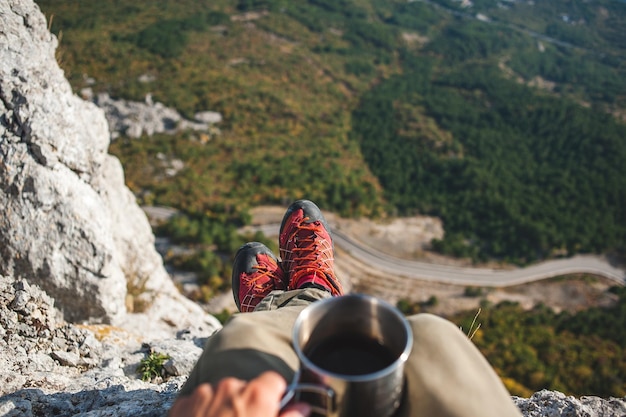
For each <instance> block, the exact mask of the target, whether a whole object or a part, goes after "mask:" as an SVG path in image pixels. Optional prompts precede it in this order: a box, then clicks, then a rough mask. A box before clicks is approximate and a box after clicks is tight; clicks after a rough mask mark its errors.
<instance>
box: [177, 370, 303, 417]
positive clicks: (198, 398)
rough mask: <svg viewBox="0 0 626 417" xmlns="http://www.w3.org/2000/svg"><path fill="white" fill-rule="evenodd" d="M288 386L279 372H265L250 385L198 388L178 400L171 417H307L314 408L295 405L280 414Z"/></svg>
mask: <svg viewBox="0 0 626 417" xmlns="http://www.w3.org/2000/svg"><path fill="white" fill-rule="evenodd" d="M286 387H287V384H286V382H285V380H284V379H283V377H281V376H280V375H279V374H278V373H276V372H265V373H263V374H261V375H260V376H258V377H257V378H255V379H253V380H252V381H250V382H246V381H242V380H239V379H236V378H225V379H223V380H221V381H220V382H219V384H217V388H215V389H213V387H211V385H209V384H202V385H199V386H198V387H197V388H196V389H195V390H194V391H193V393H192V394H191V395H189V396H187V397H179V398H178V399H176V401H175V402H174V405H173V406H172V408H171V409H170V412H169V414H168V416H169V417H277V416H278V417H307V416H308V415H309V414H310V413H311V408H310V407H309V406H308V405H307V404H305V403H297V404H293V405H291V406H289V407H287V408H285V409H284V410H283V411H282V412H281V413H280V414H279V411H280V399H281V397H282V396H283V394H284V392H285V388H286Z"/></svg>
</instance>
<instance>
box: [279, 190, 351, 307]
mask: <svg viewBox="0 0 626 417" xmlns="http://www.w3.org/2000/svg"><path fill="white" fill-rule="evenodd" d="M279 246H280V257H281V258H282V264H283V270H284V271H285V274H286V275H287V278H288V280H289V281H288V285H287V289H288V290H294V289H298V288H304V287H316V288H321V289H324V290H326V291H329V292H330V293H331V294H332V295H333V296H336V295H343V288H342V286H341V283H340V282H339V280H338V279H337V277H336V275H335V270H334V250H333V242H332V238H331V237H330V233H329V228H328V225H327V223H326V219H324V216H323V215H322V212H321V211H320V209H319V208H318V207H317V206H316V205H315V203H313V202H311V201H308V200H299V201H296V202H295V203H293V204H292V205H291V206H290V207H289V208H288V209H287V212H286V213H285V217H283V222H282V224H281V226H280V237H279Z"/></svg>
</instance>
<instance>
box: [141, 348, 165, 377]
mask: <svg viewBox="0 0 626 417" xmlns="http://www.w3.org/2000/svg"><path fill="white" fill-rule="evenodd" d="M168 359H170V356H169V355H167V354H165V353H159V352H153V351H151V352H150V353H149V354H148V356H146V357H145V358H143V359H142V360H141V362H140V363H139V366H138V367H137V373H138V374H140V375H141V380H142V381H151V380H152V379H154V378H156V377H160V376H162V375H163V364H164V363H165V361H167V360H168Z"/></svg>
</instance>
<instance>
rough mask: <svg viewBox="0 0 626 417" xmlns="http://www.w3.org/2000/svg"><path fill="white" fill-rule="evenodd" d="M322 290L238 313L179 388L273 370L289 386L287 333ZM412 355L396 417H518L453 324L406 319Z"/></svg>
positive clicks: (293, 361) (291, 355) (291, 294)
mask: <svg viewBox="0 0 626 417" xmlns="http://www.w3.org/2000/svg"><path fill="white" fill-rule="evenodd" d="M329 296H330V294H329V293H328V292H326V291H322V290H318V289H313V288H307V289H301V290H294V291H287V292H282V291H274V292H272V293H271V294H270V295H268V296H267V297H266V298H265V299H264V300H263V301H262V302H261V303H260V304H259V305H258V306H257V308H256V310H255V311H254V312H252V313H241V314H235V315H234V316H233V317H232V318H231V319H230V320H229V322H228V323H226V324H225V325H224V327H223V328H222V329H221V330H220V331H218V332H217V333H215V334H214V335H213V336H211V337H210V338H209V339H208V341H207V343H206V345H205V347H204V351H203V353H202V356H201V357H200V359H199V360H198V363H197V364H196V366H195V368H194V369H193V371H192V372H191V375H190V376H189V379H188V380H187V382H186V383H185V385H184V386H183V388H182V390H181V393H180V395H188V394H190V393H191V392H192V391H193V389H194V388H195V387H197V386H198V385H199V384H201V383H203V382H209V383H211V384H216V383H217V382H218V381H219V380H221V379H222V378H225V377H235V378H239V379H243V380H251V379H253V378H255V377H256V376H258V375H260V374H261V373H263V372H264V371H268V370H274V371H277V372H279V373H280V374H282V375H283V376H284V377H285V379H286V380H287V381H288V382H291V381H292V380H293V377H294V374H295V369H297V367H298V357H297V356H296V353H295V351H294V350H293V347H292V342H291V340H292V328H293V324H294V322H295V320H296V317H297V316H298V313H300V311H301V310H302V309H303V308H305V307H306V306H308V305H309V304H311V303H312V302H314V301H316V300H320V299H323V298H327V297H329ZM408 321H409V323H410V326H411V329H412V331H413V338H414V339H413V340H414V341H413V350H412V351H411V355H410V356H409V359H408V361H407V363H406V366H405V374H406V379H407V385H406V386H407V395H406V397H405V400H404V401H403V403H402V405H401V407H400V409H399V410H398V413H396V415H397V416H401V417H405V416H406V417H408V416H411V417H448V416H449V417H452V416H455V417H508V416H511V417H513V416H515V417H520V416H521V413H520V411H519V410H518V409H517V407H515V405H514V404H513V401H512V400H511V396H510V395H509V393H508V392H507V390H506V389H505V387H504V385H503V384H502V382H501V381H500V378H498V376H497V375H496V373H495V372H494V371H493V369H492V368H491V366H490V365H489V363H488V362H487V360H486V359H485V358H484V357H483V356H482V354H481V353H480V352H479V351H478V349H477V348H476V347H475V346H474V344H473V343H472V342H471V341H470V340H469V339H468V338H467V336H466V335H465V334H464V333H463V332H462V331H461V330H460V329H459V328H457V327H456V326H455V325H454V324H452V323H451V322H449V321H447V320H445V319H442V318H440V317H437V316H434V315H430V314H417V315H415V316H411V317H409V318H408Z"/></svg>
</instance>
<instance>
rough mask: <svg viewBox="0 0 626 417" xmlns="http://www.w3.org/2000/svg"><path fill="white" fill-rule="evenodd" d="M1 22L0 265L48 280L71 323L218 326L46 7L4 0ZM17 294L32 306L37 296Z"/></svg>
mask: <svg viewBox="0 0 626 417" xmlns="http://www.w3.org/2000/svg"><path fill="white" fill-rule="evenodd" d="M0 25H1V27H2V30H1V31H0V211H1V212H2V216H0V274H3V275H6V276H11V277H16V278H22V279H26V280H27V281H28V282H29V283H36V284H38V285H39V286H41V288H42V289H43V290H45V292H46V293H47V294H49V295H50V296H52V297H54V299H55V300H56V302H57V308H58V309H59V310H61V311H62V313H63V316H64V318H65V319H67V320H68V321H73V322H77V321H89V322H91V323H96V322H101V323H111V324H117V325H122V326H128V327H129V328H134V329H135V330H137V331H139V333H138V334H142V335H144V336H148V335H156V334H160V335H162V336H165V335H172V334H174V333H175V331H176V330H178V329H179V328H181V327H185V326H188V325H191V324H198V323H201V324H202V325H204V326H205V327H207V328H208V327H213V328H218V327H219V322H217V320H215V319H214V318H213V317H211V316H208V315H207V314H205V313H204V312H203V311H202V309H201V308H200V307H199V306H197V305H196V304H194V303H192V302H191V301H189V300H187V299H185V298H184V297H183V296H182V295H181V294H180V293H179V292H178V290H177V289H176V287H175V286H174V284H173V282H172V281H171V279H170V277H169V276H168V275H167V272H166V271H165V268H164V267H163V262H162V259H161V257H160V256H159V254H158V253H157V252H156V250H155V249H154V235H153V234H152V230H151V228H150V225H149V223H148V220H147V218H146V216H145V214H144V213H143V212H142V211H141V209H140V208H139V206H138V205H137V203H136V201H135V198H134V196H133V194H132V193H131V192H130V190H128V188H126V186H125V185H124V172H123V170H122V166H121V164H120V163H119V161H118V160H117V159H116V158H114V157H113V156H111V155H109V154H108V153H107V150H108V145H109V130H108V126H107V121H106V118H105V116H104V113H103V111H102V110H101V109H99V108H98V107H97V106H96V105H94V104H93V103H89V102H86V101H84V100H82V99H80V98H79V97H78V96H76V95H74V94H73V92H72V90H71V87H70V85H69V83H68V82H67V80H66V79H65V77H64V74H63V72H62V70H61V69H60V68H59V66H58V64H57V62H56V60H55V55H54V54H55V48H56V46H57V40H56V38H55V37H54V36H53V35H52V34H50V32H49V31H48V28H47V24H46V20H45V18H44V16H43V15H42V13H41V12H40V10H39V8H38V7H37V5H36V4H35V3H34V2H33V1H30V0H3V1H1V2H0ZM127 289H130V290H131V291H128V292H127ZM129 297H130V299H129ZM9 302H11V303H13V306H14V307H16V308H17V310H18V311H19V312H20V313H25V312H26V310H24V309H28V302H29V300H28V299H27V294H26V293H18V294H16V295H15V298H14V299H12V300H9ZM136 306H141V311H137V309H136V308H134V307H136ZM129 307H130V309H131V311H129V310H128V309H129ZM14 310H15V308H14ZM128 313H136V314H128Z"/></svg>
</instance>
